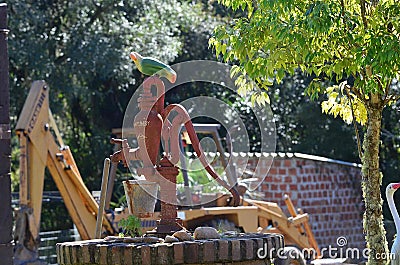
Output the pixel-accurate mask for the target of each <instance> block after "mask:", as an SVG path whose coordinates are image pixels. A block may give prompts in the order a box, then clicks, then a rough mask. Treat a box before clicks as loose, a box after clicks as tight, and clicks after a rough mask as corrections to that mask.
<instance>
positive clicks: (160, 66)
mask: <svg viewBox="0 0 400 265" xmlns="http://www.w3.org/2000/svg"><path fill="white" fill-rule="evenodd" d="M129 56H130V57H131V59H132V61H133V62H134V63H135V64H136V67H137V68H138V70H139V71H140V72H141V73H143V74H145V75H150V76H152V75H154V74H157V75H159V76H160V77H165V78H167V79H168V81H170V82H171V83H175V81H176V72H175V71H174V69H172V68H171V67H170V66H169V65H166V64H165V63H163V62H160V61H159V60H157V59H154V58H151V57H142V56H141V55H140V54H139V53H137V52H131V53H130V55H129Z"/></svg>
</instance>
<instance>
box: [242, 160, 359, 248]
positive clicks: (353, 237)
mask: <svg viewBox="0 0 400 265" xmlns="http://www.w3.org/2000/svg"><path fill="white" fill-rule="evenodd" d="M274 156H275V157H274V159H273V160H272V159H271V157H270V156H265V155H263V156H261V157H256V156H255V155H254V156H253V157H250V158H248V161H246V160H247V158H246V159H245V158H242V159H238V160H236V161H237V163H238V165H240V164H241V163H242V164H243V163H247V164H248V166H249V168H252V169H253V170H255V172H256V176H266V177H265V179H264V181H263V182H262V183H261V185H260V186H258V188H257V191H258V192H259V193H260V194H261V195H262V196H263V199H264V200H266V201H272V202H276V203H278V204H279V205H280V206H281V207H282V208H283V209H284V211H285V212H286V213H287V214H288V212H287V209H286V206H285V202H284V199H283V196H284V194H285V193H287V194H289V195H290V197H291V199H292V201H293V204H294V206H295V207H296V208H301V209H303V210H304V212H306V213H309V215H310V224H311V226H312V230H313V232H314V235H315V237H316V239H317V242H318V244H319V246H320V248H323V247H328V245H331V246H332V247H337V245H336V240H337V238H338V237H340V236H344V237H346V239H347V242H348V244H347V247H357V248H360V249H363V248H364V247H365V243H364V235H363V228H362V214H363V202H362V195H361V175H360V173H361V172H360V171H361V169H360V167H359V165H356V164H352V163H346V162H343V161H337V160H332V159H327V158H323V157H317V156H310V155H304V154H298V153H295V154H287V153H285V154H275V155H274ZM257 160H258V161H259V163H258V166H257V167H256V164H257ZM270 165H271V168H270V170H269V172H268V173H266V172H267V171H268V168H269V166H270ZM288 215H289V214H288Z"/></svg>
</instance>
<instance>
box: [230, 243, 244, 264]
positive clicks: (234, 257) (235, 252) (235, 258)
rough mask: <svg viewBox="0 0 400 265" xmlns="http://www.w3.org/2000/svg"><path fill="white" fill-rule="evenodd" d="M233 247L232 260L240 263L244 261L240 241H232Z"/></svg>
mask: <svg viewBox="0 0 400 265" xmlns="http://www.w3.org/2000/svg"><path fill="white" fill-rule="evenodd" d="M231 245H232V260H233V261H239V260H241V259H242V256H241V253H240V241H239V240H232V241H231Z"/></svg>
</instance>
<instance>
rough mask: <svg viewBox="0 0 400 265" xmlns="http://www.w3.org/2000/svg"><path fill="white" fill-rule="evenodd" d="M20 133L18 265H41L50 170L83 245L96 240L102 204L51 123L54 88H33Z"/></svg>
mask: <svg viewBox="0 0 400 265" xmlns="http://www.w3.org/2000/svg"><path fill="white" fill-rule="evenodd" d="M16 131H17V135H18V138H19V143H20V207H19V210H18V212H17V222H16V233H15V235H16V238H15V240H16V248H15V254H14V257H15V258H14V260H15V261H14V264H24V263H26V262H31V263H32V262H36V263H37V264H40V262H39V261H38V247H39V243H40V238H39V232H40V215H41V209H42V197H43V185H44V173H45V168H46V167H47V169H48V170H49V172H50V174H51V176H52V177H53V180H54V182H55V184H56V186H57V188H58V190H59V191H60V194H61V196H62V198H63V201H64V203H65V206H66V208H67V210H68V212H69V214H70V216H71V218H72V221H73V222H74V224H75V225H76V227H77V229H78V231H79V234H80V236H81V238H82V239H83V240H87V239H92V238H94V237H95V228H96V218H97V212H98V204H97V202H96V201H95V200H94V198H93V197H92V195H91V193H90V192H89V190H88V189H87V187H86V186H85V184H84V182H83V179H82V177H81V175H80V173H79V170H78V168H77V166H76V164H75V161H74V158H73V156H72V153H71V151H70V149H69V148H68V146H64V145H63V143H62V139H61V136H60V135H59V132H58V129H57V127H56V125H55V123H54V122H53V120H52V117H51V112H50V108H49V88H48V86H47V84H46V83H45V82H44V81H35V82H34V83H33V84H32V87H31V89H30V92H29V95H28V97H27V100H26V102H25V104H24V107H23V109H22V112H21V115H20V118H19V120H18V123H17V126H16ZM52 131H53V132H55V133H56V134H57V135H56V137H54V135H53V133H52ZM55 138H56V139H57V141H56V139H55ZM60 145H61V146H60ZM104 217H105V218H103V231H105V232H106V233H107V234H115V231H114V229H113V227H112V225H111V223H110V222H109V220H108V219H107V218H106V215H105V213H104Z"/></svg>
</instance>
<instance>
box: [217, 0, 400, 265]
mask: <svg viewBox="0 0 400 265" xmlns="http://www.w3.org/2000/svg"><path fill="white" fill-rule="evenodd" d="M220 2H221V3H222V4H224V5H225V6H228V7H231V8H233V9H234V10H237V9H242V10H246V11H247V15H246V16H243V17H241V18H238V19H236V20H234V21H233V22H232V24H230V25H229V26H228V27H226V26H220V27H217V29H216V30H215V36H214V37H213V38H211V39H210V44H211V45H212V46H213V47H214V48H215V51H216V54H217V55H220V56H222V57H223V59H224V60H225V61H232V62H237V63H238V66H237V67H235V68H234V69H233V70H232V73H231V74H232V75H233V76H236V78H237V79H236V84H237V85H238V86H239V87H240V89H241V91H243V94H245V93H246V92H249V91H250V92H252V93H253V101H254V102H258V103H261V104H263V103H265V102H269V98H268V97H267V96H266V95H265V93H263V92H262V91H260V90H257V89H256V85H257V86H258V87H262V88H266V89H268V87H269V86H271V85H272V83H273V81H276V82H277V83H280V82H281V80H282V79H283V77H284V76H285V74H286V73H289V74H294V72H295V71H296V69H300V70H301V71H302V72H304V73H306V74H309V75H310V76H311V77H313V82H311V83H310V85H309V86H308V87H307V89H306V92H307V94H308V95H310V96H311V98H317V97H318V95H320V94H324V95H326V96H327V98H326V100H325V101H324V102H322V108H323V110H324V112H327V113H330V114H333V115H334V116H340V117H341V118H342V119H343V120H344V121H345V122H347V123H351V122H352V121H354V122H358V123H359V124H361V125H365V129H366V131H365V136H364V139H363V146H362V148H361V143H359V154H360V157H361V159H362V163H363V169H362V175H363V185H362V187H363V195H364V198H365V206H366V211H365V214H364V228H365V231H366V240H367V244H368V247H369V248H370V250H371V255H370V256H369V263H370V264H375V263H376V264H383V263H385V259H383V258H382V257H384V256H385V253H387V251H388V250H387V244H386V239H385V236H384V235H385V232H384V229H383V225H382V205H381V201H382V199H381V195H380V185H381V178H382V175H381V173H380V169H379V145H380V132H381V122H382V112H383V108H384V107H385V106H387V105H390V104H393V103H395V102H396V101H397V100H398V99H399V97H400V96H399V90H398V88H397V86H393V85H392V84H393V82H394V80H397V79H398V77H399V66H400V57H399V56H397V54H398V52H399V49H400V41H399V37H400V36H399V34H400V31H399V30H400V20H399V19H398V14H399V12H400V3H399V2H398V1H394V0H381V1H371V2H367V1H364V0H361V1H353V0H341V1H332V0H324V1H302V0H301V1H300V0H289V1H286V0H278V1H247V0H220ZM324 80H328V81H331V82H332V81H333V82H335V83H337V85H335V84H333V85H328V86H324V85H321V81H324ZM354 124H355V128H357V125H356V123H354ZM382 242H385V243H384V244H382Z"/></svg>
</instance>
